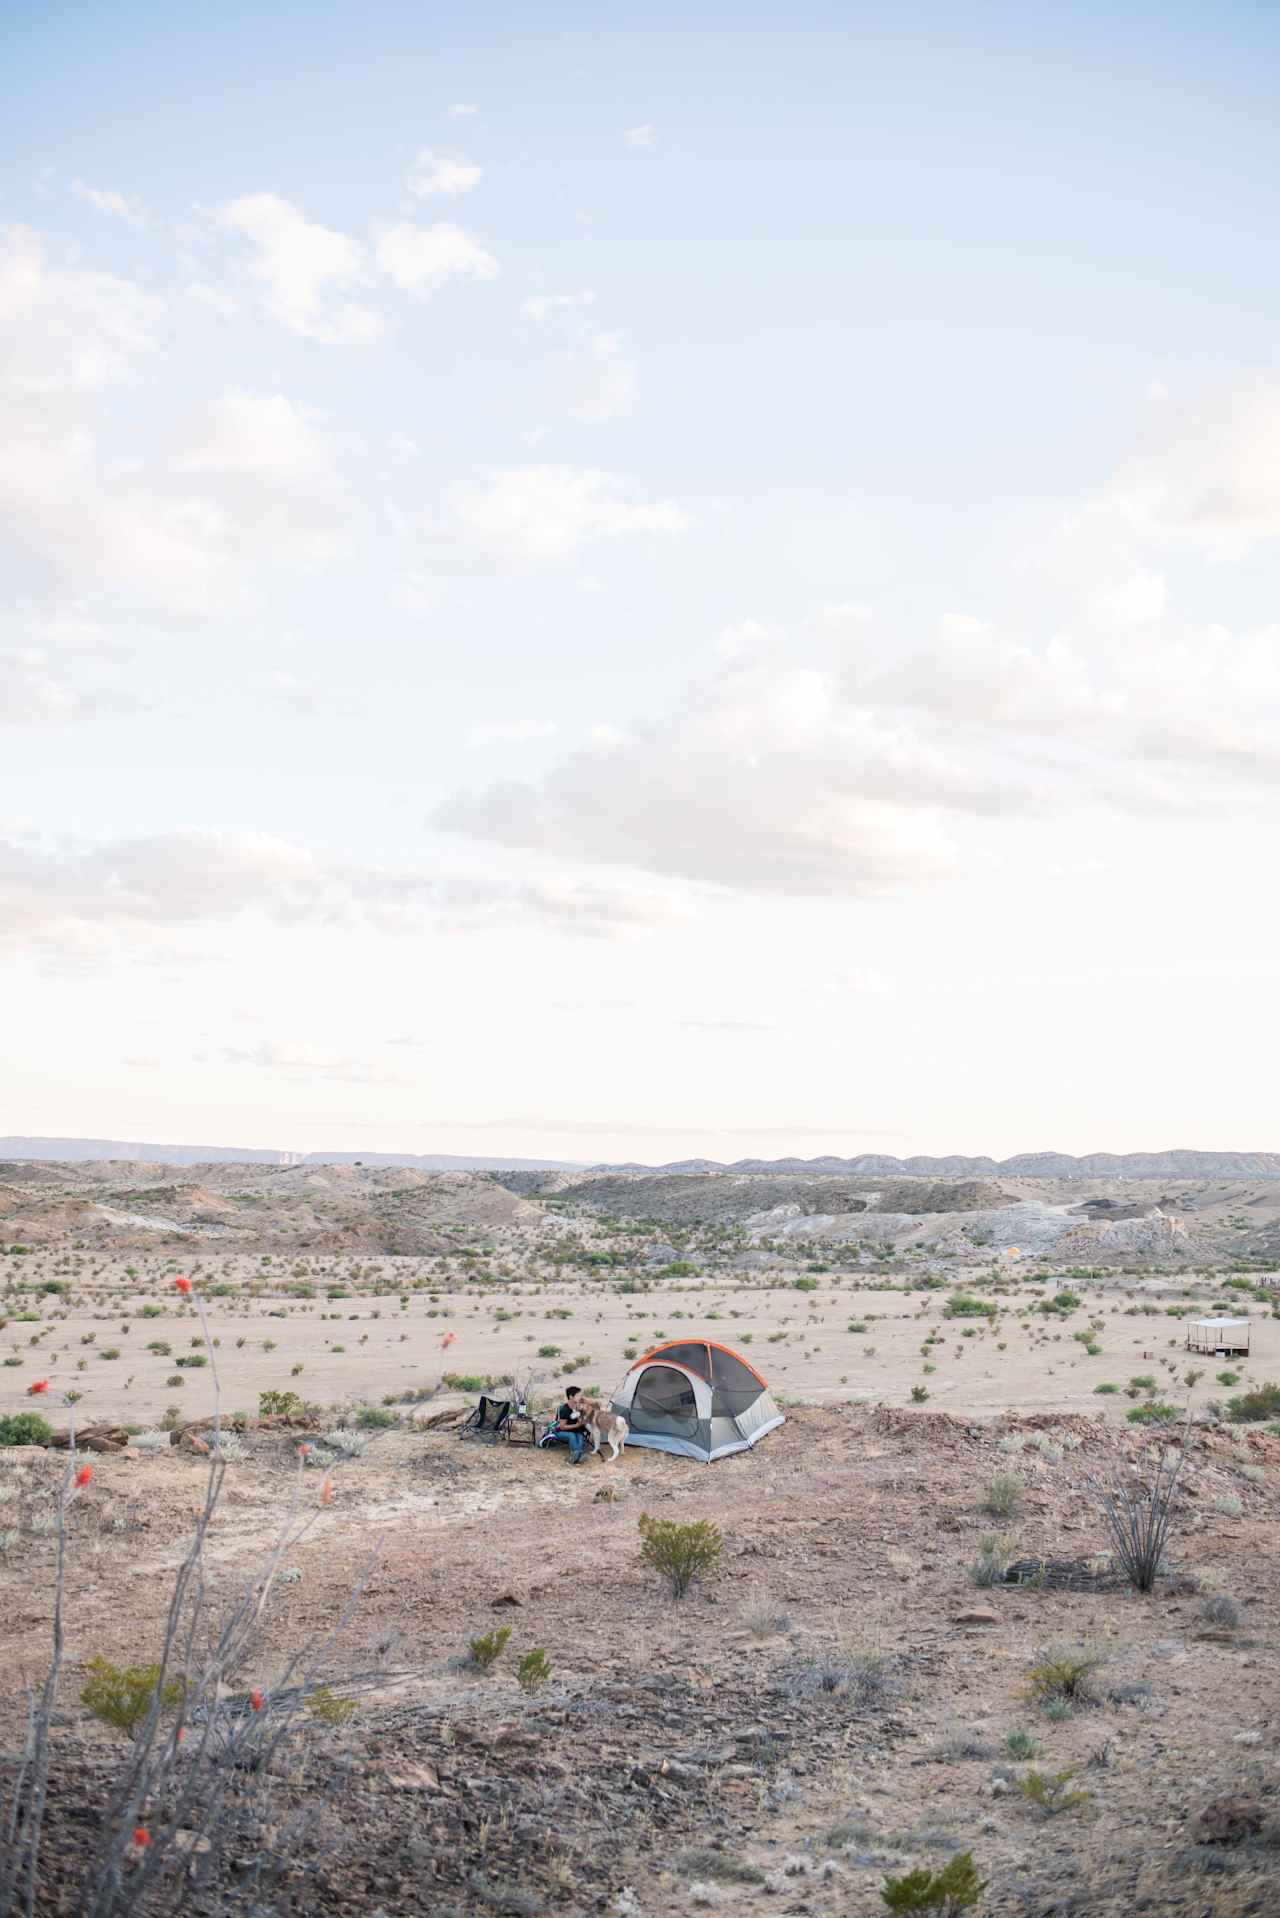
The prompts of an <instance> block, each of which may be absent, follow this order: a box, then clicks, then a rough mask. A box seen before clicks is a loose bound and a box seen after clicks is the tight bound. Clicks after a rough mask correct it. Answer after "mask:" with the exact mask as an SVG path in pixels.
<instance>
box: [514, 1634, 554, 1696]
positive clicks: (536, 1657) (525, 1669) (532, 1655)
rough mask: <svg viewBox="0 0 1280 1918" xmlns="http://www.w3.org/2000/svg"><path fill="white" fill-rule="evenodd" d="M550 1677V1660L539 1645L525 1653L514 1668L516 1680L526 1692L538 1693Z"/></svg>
mask: <svg viewBox="0 0 1280 1918" xmlns="http://www.w3.org/2000/svg"><path fill="white" fill-rule="evenodd" d="M550 1677H551V1660H550V1659H549V1658H548V1657H547V1654H546V1653H545V1652H544V1651H543V1649H542V1647H541V1646H540V1645H538V1646H535V1647H534V1649H533V1651H531V1652H526V1653H525V1655H524V1657H523V1658H522V1659H521V1660H520V1663H519V1664H518V1665H517V1666H516V1678H517V1679H518V1680H519V1683H520V1686H521V1689H522V1690H523V1691H526V1692H540V1691H541V1690H542V1687H543V1686H544V1685H545V1684H547V1682H548V1681H549V1679H550Z"/></svg>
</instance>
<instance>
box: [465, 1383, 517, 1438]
mask: <svg viewBox="0 0 1280 1918" xmlns="http://www.w3.org/2000/svg"><path fill="white" fill-rule="evenodd" d="M510 1422H511V1400H510V1399H491V1398H487V1397H486V1396H485V1394H484V1393H483V1392H482V1393H481V1394H480V1403H479V1405H477V1407H476V1409H475V1411H474V1412H473V1413H472V1414H471V1416H470V1418H468V1419H464V1420H463V1422H462V1424H461V1426H460V1427H459V1428H458V1437H459V1438H483V1439H501V1438H505V1437H506V1436H507V1427H508V1425H509V1424H510Z"/></svg>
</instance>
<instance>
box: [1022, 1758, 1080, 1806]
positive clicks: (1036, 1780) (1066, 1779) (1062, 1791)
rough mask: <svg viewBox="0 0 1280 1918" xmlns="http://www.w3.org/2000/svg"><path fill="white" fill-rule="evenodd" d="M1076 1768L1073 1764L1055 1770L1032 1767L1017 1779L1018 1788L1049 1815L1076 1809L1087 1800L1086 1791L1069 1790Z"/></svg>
mask: <svg viewBox="0 0 1280 1918" xmlns="http://www.w3.org/2000/svg"><path fill="white" fill-rule="evenodd" d="M1076 1770H1077V1767H1076V1766H1075V1765H1068V1766H1067V1767H1066V1769H1065V1771H1056V1772H1043V1771H1036V1770H1035V1769H1034V1768H1033V1769H1032V1770H1031V1771H1029V1772H1028V1773H1027V1774H1026V1776H1025V1778H1021V1779H1019V1781H1018V1790H1019V1791H1020V1792H1021V1793H1022V1796H1023V1797H1024V1798H1026V1799H1029V1800H1030V1802H1031V1803H1032V1804H1033V1805H1038V1806H1039V1807H1040V1810H1041V1811H1043V1812H1048V1813H1049V1815H1050V1816H1051V1817H1054V1816H1056V1815H1057V1814H1058V1813H1059V1812H1063V1811H1076V1810H1078V1809H1079V1807H1080V1806H1081V1805H1087V1804H1088V1802H1089V1794H1088V1792H1087V1791H1072V1790H1071V1780H1072V1779H1073V1778H1074V1777H1075V1775H1076Z"/></svg>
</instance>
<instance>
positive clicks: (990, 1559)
mask: <svg viewBox="0 0 1280 1918" xmlns="http://www.w3.org/2000/svg"><path fill="white" fill-rule="evenodd" d="M1013 1554H1014V1541H1013V1539H1011V1538H1009V1537H1008V1536H1007V1535H1006V1534H1005V1533H1003V1532H987V1533H985V1534H984V1535H983V1537H982V1538H980V1539H979V1540H978V1556H977V1558H975V1559H974V1561H973V1563H972V1565H970V1567H969V1580H970V1583H971V1584H973V1585H981V1586H988V1585H999V1584H1000V1583H1001V1582H1002V1581H1003V1579H1004V1575H1005V1569H1006V1567H1007V1566H1008V1563H1009V1560H1010V1559H1011V1558H1012V1557H1013Z"/></svg>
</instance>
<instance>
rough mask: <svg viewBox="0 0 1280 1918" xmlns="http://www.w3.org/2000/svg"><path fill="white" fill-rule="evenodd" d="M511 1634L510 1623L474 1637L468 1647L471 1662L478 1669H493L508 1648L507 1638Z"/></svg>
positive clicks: (485, 1670) (483, 1670)
mask: <svg viewBox="0 0 1280 1918" xmlns="http://www.w3.org/2000/svg"><path fill="white" fill-rule="evenodd" d="M510 1636H511V1627H510V1626H509V1625H500V1626H498V1627H496V1628H495V1629H494V1630H493V1631H491V1632H481V1634H480V1636H479V1637H478V1638H473V1639H472V1640H471V1643H470V1644H469V1645H468V1647H467V1651H468V1654H469V1656H470V1662H471V1664H472V1665H474V1666H475V1668H476V1670H477V1671H480V1672H488V1671H491V1670H492V1669H493V1667H494V1666H495V1665H496V1664H497V1662H498V1660H499V1659H500V1658H501V1657H502V1654H503V1652H505V1651H506V1649H507V1640H508V1639H509V1638H510Z"/></svg>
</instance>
